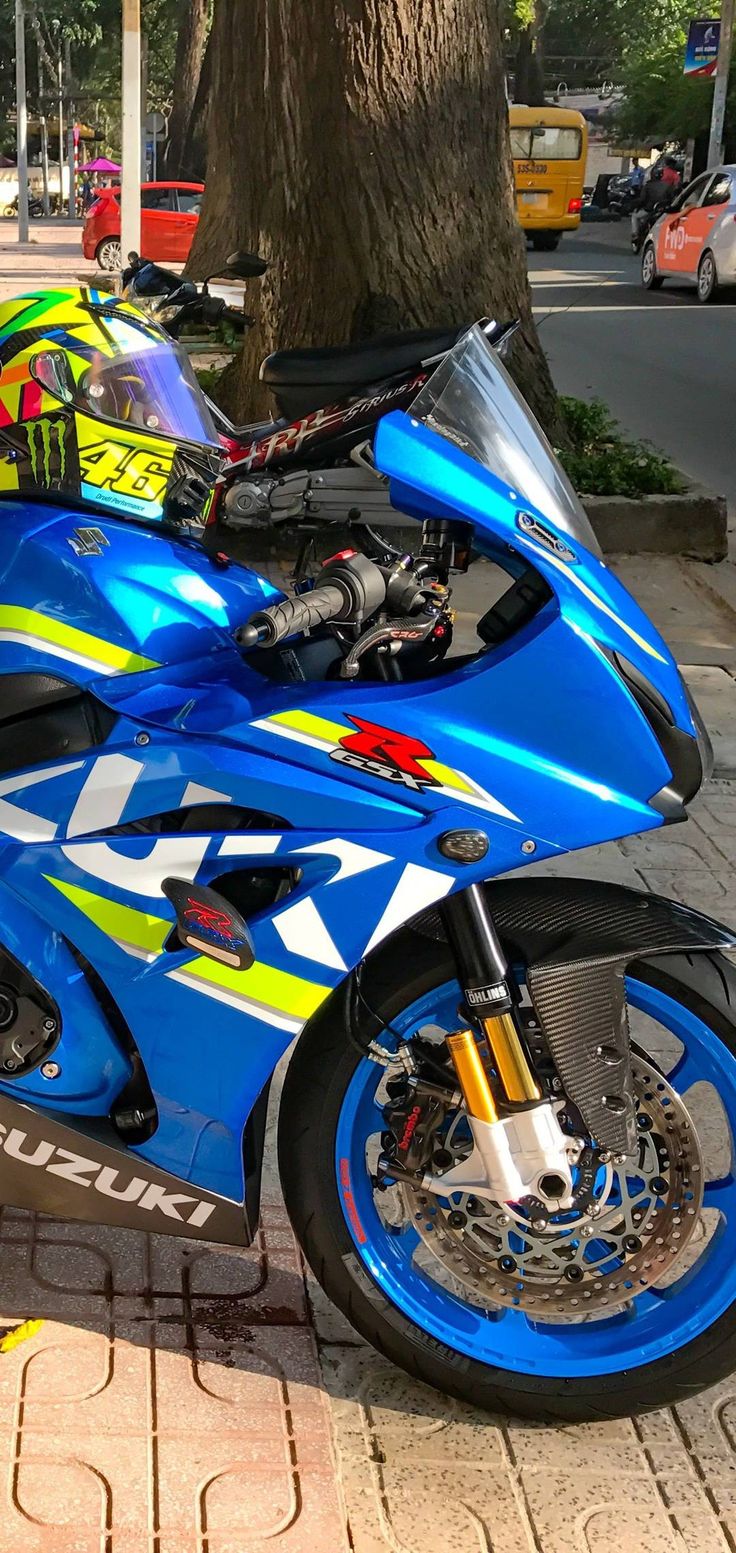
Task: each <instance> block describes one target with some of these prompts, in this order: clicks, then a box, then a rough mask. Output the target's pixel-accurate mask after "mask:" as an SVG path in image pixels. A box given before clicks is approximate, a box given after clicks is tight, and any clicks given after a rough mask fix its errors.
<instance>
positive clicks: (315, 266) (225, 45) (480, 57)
mask: <svg viewBox="0 0 736 1553" xmlns="http://www.w3.org/2000/svg"><path fill="white" fill-rule="evenodd" d="M247 9H248V13H249V14H248V17H247V20H246V19H245V18H244V17H243V0H217V3H216V7H215V20H214V28H213V37H212V52H213V60H212V68H213V85H212V108H211V118H210V139H209V159H208V168H207V193H206V196H205V200H204V206H203V213H202V218H201V220H200V223H199V228H198V232H197V236H196V239H195V243H194V248H193V251H192V255H191V258H190V262H189V270H190V271H191V273H193V274H195V275H198V276H201V275H203V274H204V273H205V272H206V271H208V270H209V271H211V270H212V269H213V268H214V267H215V266H216V265H217V264H218V263H221V262H222V260H223V258H224V256H225V255H226V254H227V253H228V252H230V251H231V250H232V249H234V248H236V247H238V248H251V249H258V250H260V252H262V253H263V254H264V256H266V257H267V258H268V259H270V261H271V269H270V270H269V272H268V274H267V275H266V276H265V278H264V280H263V281H262V282H260V283H257V284H256V285H254V286H251V287H250V288H249V296H248V308H249V310H250V311H251V312H253V313H255V314H256V315H257V326H256V329H255V330H254V331H253V333H252V334H251V336H250V337H249V339H248V340H247V341H246V345H245V348H244V349H243V351H242V353H241V355H240V357H239V358H238V359H237V362H236V364H235V367H234V369H233V371H231V372H230V373H229V374H228V375H227V377H228V379H229V381H227V382H226V385H225V395H224V402H226V404H227V407H228V408H229V409H230V410H231V412H233V413H235V414H237V415H238V416H239V417H243V416H251V415H259V414H262V413H264V411H265V412H268V411H269V410H272V408H273V406H272V404H271V403H270V401H267V400H266V399H265V398H262V397H261V396H260V394H259V393H258V391H257V390H256V389H255V387H254V385H255V383H256V378H257V370H258V364H259V361H260V359H261V358H262V357H263V355H264V354H265V352H266V351H270V350H273V349H275V348H277V347H286V346H293V345H297V344H299V345H317V344H323V345H327V344H334V343H338V342H340V341H346V340H350V339H356V338H361V337H363V336H366V335H368V334H372V333H376V332H378V331H379V330H382V329H386V328H404V327H407V328H416V327H421V326H430V325H440V326H446V325H452V324H455V323H462V322H463V320H465V319H467V320H468V322H470V321H472V320H473V319H475V318H478V317H481V316H483V315H489V314H490V315H492V316H495V317H496V318H500V319H507V318H513V317H515V316H520V317H521V318H522V321H523V328H522V330H521V331H519V335H517V343H516V347H515V356H514V364H513V370H514V374H515V376H516V379H517V381H518V382H519V384H520V386H521V388H522V391H523V392H524V393H525V394H526V396H527V397H528V399H529V400H530V402H531V403H532V404H533V406H534V408H535V410H536V412H537V414H538V415H539V417H540V419H542V421H543V422H544V424H545V425H546V427H547V430H548V431H549V432H551V433H552V435H555V434H556V433H559V423H558V419H557V407H556V399H555V394H554V389H553V387H552V382H551V379H550V375H549V370H548V367H547V362H546V359H545V357H544V355H543V353H542V350H541V348H540V345H539V341H538V339H537V335H536V331H535V328H534V324H533V321H532V314H531V298H530V289H529V284H528V281H527V273H526V260H525V244H524V239H523V236H522V233H521V230H520V228H519V226H518V224H517V220H516V212H515V205H514V193H513V183H512V169H511V158H510V147H509V137H508V112H507V104H506V93H505V83H504V55H503V4H502V0H393V3H392V4H391V5H388V4H386V0H311V3H310V4H309V5H304V3H303V0H258V3H257V4H253V3H251V4H249V5H248V7H247ZM251 293H252V294H251Z"/></svg>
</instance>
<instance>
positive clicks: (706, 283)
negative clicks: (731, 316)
mask: <svg viewBox="0 0 736 1553" xmlns="http://www.w3.org/2000/svg"><path fill="white" fill-rule="evenodd" d="M717 295H718V273H717V270H716V261H715V259H714V258H713V255H712V253H711V251H710V249H709V248H706V250H705V253H704V254H703V257H702V259H701V261H700V263H699V265H698V301H699V302H714V301H715V299H716V296H717Z"/></svg>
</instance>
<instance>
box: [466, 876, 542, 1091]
mask: <svg viewBox="0 0 736 1553" xmlns="http://www.w3.org/2000/svg"><path fill="white" fill-rule="evenodd" d="M442 920H443V923H444V926H445V931H446V933H447V936H448V939H449V942H450V946H451V948H452V951H453V954H454V957H455V964H456V965H457V969H458V974H459V977H460V984H461V986H462V989H463V992H464V995H465V1003H466V1006H467V1008H468V1011H469V1013H470V1014H471V1016H472V1018H473V1019H474V1020H475V1021H477V1023H478V1024H479V1026H480V1028H481V1030H482V1032H483V1035H484V1036H485V1039H486V1042H487V1043H488V1049H489V1053H490V1058H491V1064H492V1067H493V1069H494V1070H495V1074H496V1075H497V1080H496V1092H495V1093H494V1088H493V1086H492V1082H491V1078H490V1076H489V1073H488V1071H487V1065H486V1064H485V1063H484V1061H483V1057H482V1052H481V1048H480V1047H479V1045H478V1042H477V1040H476V1038H475V1036H474V1035H473V1032H472V1031H471V1030H461V1031H458V1033H457V1034H456V1035H453V1036H450V1037H448V1043H447V1044H448V1047H449V1050H450V1055H451V1057H452V1062H453V1066H454V1068H455V1072H456V1074H457V1078H458V1083H459V1085H460V1088H461V1090H462V1092H463V1099H464V1100H465V1104H466V1106H467V1109H468V1112H469V1114H470V1115H471V1116H476V1117H478V1118H479V1120H481V1121H487V1122H493V1121H497V1120H498V1106H499V1104H501V1105H504V1104H505V1105H511V1106H533V1105H536V1104H538V1103H539V1101H540V1100H541V1099H542V1092H541V1089H540V1087H539V1084H538V1082H537V1080H536V1078H535V1076H534V1073H533V1070H532V1067H531V1063H530V1061H529V1057H528V1055H527V1052H526V1050H525V1047H524V1043H523V1041H522V1040H521V1037H520V1035H519V1032H518V1030H517V1028H516V1020H515V1018H514V1013H513V1000H512V997H511V993H510V990H509V983H508V965H507V961H506V956H505V955H504V952H503V949H502V947H501V943H500V941H499V938H498V934H497V933H496V929H495V927H494V925H493V918H492V917H491V914H490V912H489V910H488V907H487V905H486V901H485V897H484V895H483V890H482V887H481V886H480V885H478V884H471V885H469V886H468V888H467V889H466V890H464V891H463V892H462V894H460V895H453V896H451V897H450V899H449V900H447V901H445V902H444V904H443V906H442Z"/></svg>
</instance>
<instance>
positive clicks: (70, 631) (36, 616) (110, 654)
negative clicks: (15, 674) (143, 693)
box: [0, 604, 159, 674]
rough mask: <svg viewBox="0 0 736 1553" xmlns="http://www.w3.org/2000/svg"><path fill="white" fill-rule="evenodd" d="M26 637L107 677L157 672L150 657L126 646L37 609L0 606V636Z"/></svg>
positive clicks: (9, 605)
mask: <svg viewBox="0 0 736 1553" xmlns="http://www.w3.org/2000/svg"><path fill="white" fill-rule="evenodd" d="M2 636H9V637H26V638H31V639H32V640H34V641H35V642H37V643H38V645H39V647H46V648H47V649H48V650H49V651H50V652H55V653H56V654H58V655H59V656H61V657H66V658H71V659H74V658H76V659H85V660H86V661H87V662H92V663H94V664H96V665H99V667H100V668H101V669H102V670H103V671H106V672H107V673H110V674H138V673H141V672H142V671H143V670H144V669H157V668H158V667H159V664H158V663H157V662H156V660H155V659H154V658H144V657H142V656H141V654H140V653H137V652H132V651H131V650H130V648H128V647H118V646H117V645H116V644H115V643H114V642H106V641H105V640H104V638H103V637H101V636H92V635H91V634H90V632H88V631H80V630H78V629H77V627H76V626H69V625H65V624H64V621H63V620H55V619H54V618H53V617H52V616H51V615H44V614H42V613H41V611H40V610H38V609H24V608H22V607H21V606H20V605H17V604H0V637H2Z"/></svg>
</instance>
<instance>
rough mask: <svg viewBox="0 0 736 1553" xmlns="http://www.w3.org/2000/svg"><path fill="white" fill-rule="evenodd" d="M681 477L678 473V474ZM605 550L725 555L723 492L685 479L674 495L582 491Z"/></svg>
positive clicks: (696, 556)
mask: <svg viewBox="0 0 736 1553" xmlns="http://www.w3.org/2000/svg"><path fill="white" fill-rule="evenodd" d="M684 478H685V477H684V476H683V479H684ZM580 499H581V501H582V503H583V506H584V507H585V510H586V512H587V514H588V517H589V518H590V521H591V523H592V525H593V528H594V530H595V534H596V537H597V539H598V542H599V544H600V546H601V549H602V550H604V551H605V553H606V554H607V555H677V556H687V557H688V558H689V559H690V560H694V561H723V560H725V558H726V556H727V554H728V513H727V506H726V498H725V496H714V495H713V493H712V491H709V490H707V489H706V487H705V486H702V485H695V484H694V483H693V482H692V481H689V480H688V481H686V489H685V490H684V491H682V492H680V493H678V494H677V495H675V496H643V497H642V496H640V497H633V496H581V498H580Z"/></svg>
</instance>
